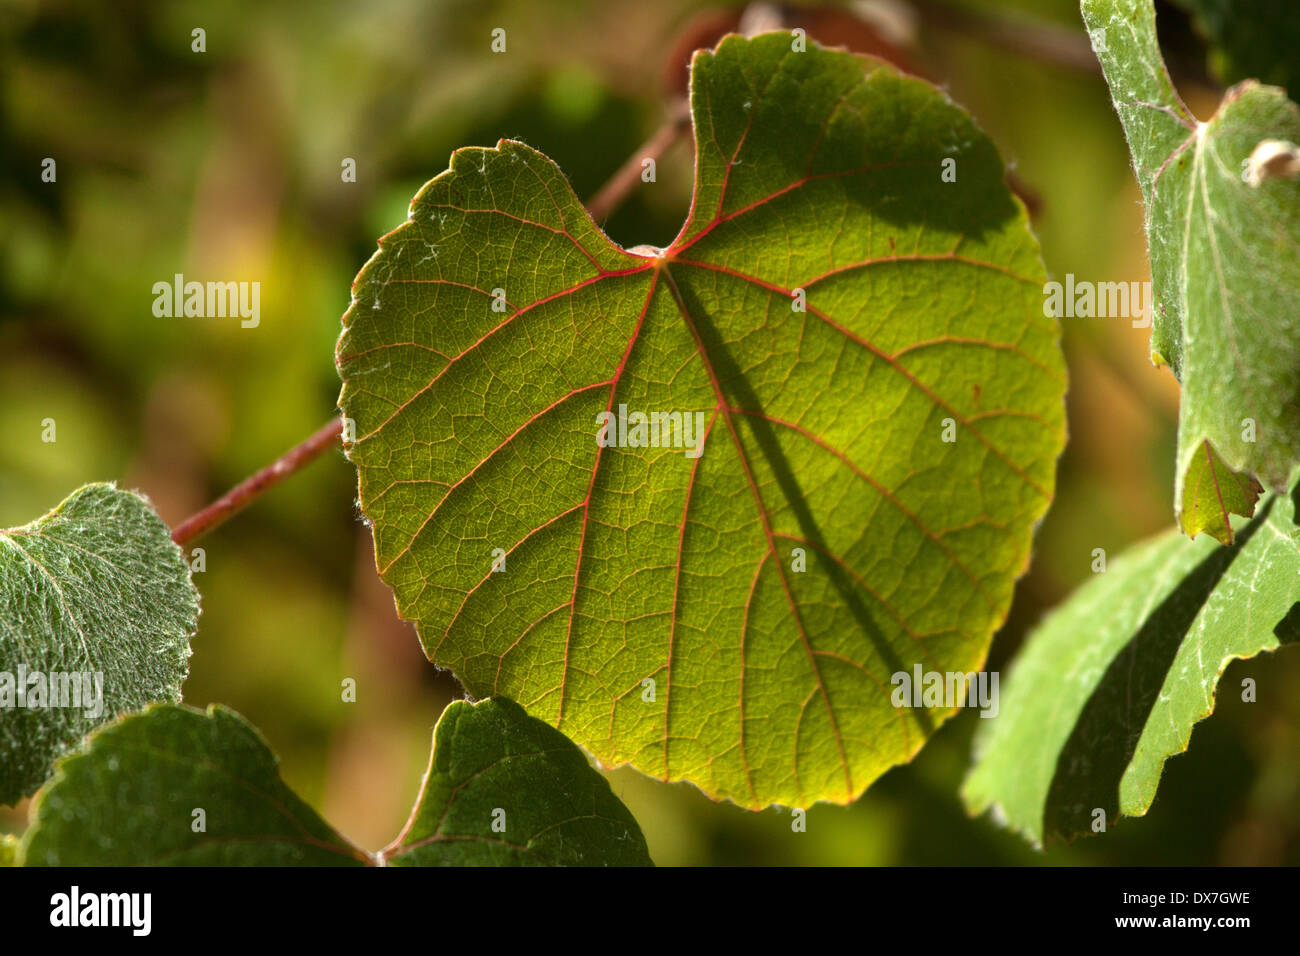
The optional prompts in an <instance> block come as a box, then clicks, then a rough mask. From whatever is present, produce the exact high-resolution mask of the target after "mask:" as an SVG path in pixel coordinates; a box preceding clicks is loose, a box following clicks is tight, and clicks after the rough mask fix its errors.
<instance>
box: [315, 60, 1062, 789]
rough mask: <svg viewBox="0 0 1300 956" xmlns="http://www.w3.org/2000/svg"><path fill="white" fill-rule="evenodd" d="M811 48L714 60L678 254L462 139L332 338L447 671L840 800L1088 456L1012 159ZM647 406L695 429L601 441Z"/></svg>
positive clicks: (612, 755) (643, 760) (963, 665)
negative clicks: (606, 222) (1058, 482)
mask: <svg viewBox="0 0 1300 956" xmlns="http://www.w3.org/2000/svg"><path fill="white" fill-rule="evenodd" d="M792 46H793V44H792V39H791V36H790V35H788V34H768V35H764V36H760V37H757V38H755V39H742V38H739V37H729V38H727V39H725V40H723V42H722V43H721V44H720V45H719V47H718V49H717V50H716V51H712V52H700V53H697V54H696V56H695V59H694V62H693V66H692V94H691V102H692V111H693V119H694V130H695V135H696V140H697V148H696V159H695V192H694V198H693V202H692V206H691V212H690V215H689V217H688V219H687V221H686V223H685V225H684V226H683V228H682V231H681V233H680V234H679V236H678V237H677V238H676V239H675V240H674V241H673V242H672V243H671V245H670V246H669V247H668V248H667V249H663V250H656V249H649V248H647V247H637V248H635V249H633V250H628V251H625V250H623V249H620V248H619V247H617V246H615V245H614V244H613V243H611V242H610V241H609V240H608V239H607V238H606V237H605V236H604V235H603V234H602V233H601V232H600V230H599V229H598V228H597V226H596V224H595V223H593V222H592V221H591V219H590V218H589V217H588V216H587V214H586V212H585V210H584V209H583V208H582V205H581V204H580V202H579V201H578V199H577V197H576V196H575V195H574V194H573V191H572V189H571V188H570V187H569V184H568V183H567V182H566V180H565V179H564V176H563V174H562V173H561V172H560V170H559V169H558V168H557V167H556V166H555V165H554V164H553V163H552V162H551V161H550V160H548V159H547V158H546V157H545V156H543V155H541V154H540V153H538V152H536V151H535V150H533V149H530V148H529V147H527V146H525V145H523V144H521V143H516V142H510V141H506V140H503V141H502V142H500V143H499V144H498V145H497V147H496V148H495V149H474V148H469V149H462V150H458V151H457V152H456V153H454V154H453V156H452V162H451V169H450V170H448V171H447V172H445V173H443V174H442V175H440V176H438V177H437V178H435V179H434V180H432V181H431V182H430V183H428V184H427V185H426V186H425V187H424V188H423V189H422V190H421V191H420V193H419V195H418V196H417V197H416V198H415V200H414V201H413V202H412V205H411V209H410V214H409V220H408V221H407V222H406V223H405V224H403V225H402V226H400V227H399V228H398V229H396V230H395V231H393V232H392V233H390V234H389V235H387V236H385V237H384V238H383V239H382V240H381V241H380V248H379V251H378V252H377V253H376V254H375V256H374V257H373V258H372V259H371V261H370V262H369V263H368V264H367V266H366V267H365V269H364V270H363V271H362V272H361V274H360V275H359V276H358V277H357V280H356V282H355V283H354V286H353V297H354V301H353V304H352V306H351V308H350V309H349V310H348V312H347V314H346V315H345V317H344V325H345V330H344V333H343V335H342V337H341V339H340V340H339V345H338V364H339V369H340V373H341V375H342V377H343V379H344V387H343V391H342V395H341V397H340V405H341V407H342V408H343V410H344V413H345V414H346V415H347V416H348V417H349V418H350V419H352V420H353V421H354V422H355V424H356V440H355V441H354V442H351V443H348V444H346V445H345V447H346V450H347V453H348V455H349V457H350V458H351V460H352V461H353V462H354V463H355V464H356V465H357V467H358V471H359V474H360V498H361V505H362V508H363V510H364V512H365V514H366V516H367V517H368V518H369V519H370V520H371V521H372V522H373V524H374V539H375V553H376V557H377V563H378V568H379V571H380V573H381V575H382V576H383V578H384V580H385V581H387V582H388V583H389V584H390V585H391V586H392V588H393V590H394V592H395V595H396V599H397V605H398V609H399V611H400V613H401V614H402V616H403V617H405V618H407V619H408V620H413V621H415V622H416V623H417V624H418V627H419V633H420V638H421V640H422V642H423V644H424V647H425V650H426V653H427V654H428V656H429V657H430V659H432V660H433V661H434V662H435V663H437V664H439V665H442V666H445V667H448V668H451V669H452V670H453V671H454V672H455V673H456V675H457V676H458V677H459V678H460V679H461V681H462V682H463V683H464V684H465V686H466V687H467V688H468V689H469V691H470V693H471V694H473V695H476V696H487V695H491V694H494V693H501V694H504V695H506V696H509V697H511V698H513V699H516V700H519V701H521V702H522V703H523V704H524V706H526V707H527V708H528V710H529V712H530V713H532V714H534V715H536V716H539V717H541V718H543V719H545V720H547V721H548V722H550V723H552V724H554V725H555V726H557V727H559V728H560V729H561V730H563V731H565V732H566V733H567V734H569V735H570V736H571V737H573V738H574V739H575V740H576V741H578V742H579V743H581V744H582V745H583V746H584V747H586V748H587V749H588V750H589V751H591V752H592V753H593V754H595V755H596V756H597V757H598V758H599V759H600V760H601V761H602V762H603V763H604V764H606V765H615V764H622V763H631V764H632V765H634V766H636V767H638V768H639V769H641V770H643V771H645V772H646V773H650V774H653V775H655V776H658V777H661V778H663V779H665V780H689V781H692V782H693V783H695V784H697V785H698V786H700V787H701V788H702V789H704V790H705V791H706V792H707V793H709V794H711V795H714V796H717V797H723V798H728V799H730V800H733V801H735V802H737V803H739V804H741V805H744V806H747V807H761V806H765V805H767V804H770V803H781V804H790V805H800V806H806V805H808V804H810V803H812V802H814V801H817V800H823V799H827V800H836V801H841V802H844V801H849V800H852V799H854V798H855V797H856V796H857V795H858V794H860V793H861V792H862V791H863V790H864V789H865V788H866V787H867V786H868V785H869V784H870V783H871V782H872V781H873V780H874V779H876V778H877V777H878V776H879V775H880V774H881V773H883V772H884V771H885V770H886V769H888V768H889V767H890V766H892V765H894V764H897V763H899V762H902V761H905V760H907V759H909V758H910V757H911V756H912V755H913V754H915V753H916V751H917V750H918V749H919V748H920V747H921V745H922V744H923V742H924V741H925V739H926V737H927V736H928V735H929V734H930V733H931V732H932V731H933V730H934V728H935V727H936V726H937V725H938V724H939V723H940V722H942V720H944V719H945V718H946V717H947V716H948V715H949V714H950V713H951V711H950V710H949V711H941V710H936V711H930V712H927V711H923V710H916V711H913V710H905V709H897V708H895V707H894V706H893V705H892V703H891V701H890V678H891V675H892V674H894V673H896V672H900V671H908V672H910V671H911V669H912V668H913V665H915V664H922V665H923V666H924V667H925V669H927V670H936V671H963V672H969V671H971V670H975V669H978V668H979V667H980V666H981V664H982V663H983V661H984V658H985V655H986V653H987V650H988V645H989V640H990V636H991V635H992V633H993V631H994V630H995V629H996V628H997V627H998V626H999V624H1000V623H1001V622H1002V620H1003V618H1004V617H1005V614H1006V611H1007V607H1008V605H1009V603H1010V600H1011V593H1012V588H1013V584H1014V581H1015V579H1016V577H1017V576H1018V575H1019V574H1020V573H1021V572H1022V571H1023V570H1024V568H1025V566H1026V564H1027V561H1028V556H1029V546H1030V539H1031V536H1032V533H1033V528H1034V526H1035V523H1036V522H1037V520H1038V519H1039V518H1040V517H1041V515H1042V514H1043V511H1044V510H1045V508H1046V507H1047V503H1048V501H1049V499H1050V497H1051V493H1052V488H1053V482H1054V477H1055V467H1056V459H1057V455H1058V454H1059V452H1060V450H1061V447H1062V445H1063V443H1064V409H1063V394H1064V389H1065V375H1064V367H1063V362H1062V358H1061V353H1060V349H1059V346H1058V328H1057V326H1056V323H1055V322H1054V321H1053V320H1052V319H1049V318H1045V317H1044V315H1043V307H1042V285H1043V278H1044V276H1043V267H1042V264H1041V261H1040V259H1039V254H1038V246H1037V243H1036V242H1035V240H1034V238H1033V236H1032V234H1031V233H1030V231H1029V228H1028V224H1027V222H1026V218H1025V214H1024V210H1023V208H1022V207H1021V206H1020V205H1019V203H1018V202H1017V201H1016V200H1015V199H1014V198H1013V197H1012V196H1011V194H1010V192H1009V191H1008V190H1007V188H1006V186H1005V184H1004V182H1003V173H1004V171H1003V166H1002V162H1001V160H1000V159H999V157H998V155H997V152H996V150H995V149H994V148H993V146H992V144H991V143H990V141H989V140H988V138H987V137H986V136H985V135H984V134H983V133H981V132H980V131H979V130H978V129H977V128H976V127H975V126H974V125H973V123H972V122H971V120H970V118H969V116H967V114H966V113H964V112H963V111H962V110H961V109H960V108H959V107H957V106H955V105H954V104H953V103H952V102H951V101H949V100H948V99H947V98H946V97H945V96H944V95H943V94H942V93H941V92H939V91H938V90H936V89H934V88H933V87H931V86H929V85H927V84H926V83H924V82H922V81H920V80H917V79H913V78H910V77H905V76H901V75H899V74H898V73H896V72H894V71H893V69H891V68H890V67H888V66H885V65H883V64H880V63H878V62H876V61H864V60H861V59H858V58H856V57H854V56H852V55H850V54H847V53H843V52H832V51H827V50H822V49H820V48H818V47H816V46H815V45H812V44H809V45H808V48H807V50H806V51H805V52H798V51H795V50H793V49H792ZM949 161H950V163H951V165H949ZM945 168H948V169H949V170H950V171H951V172H954V173H955V177H956V178H955V181H945V178H944V175H943V174H944V172H945ZM644 188H647V189H654V188H656V187H655V186H654V185H652V184H647V185H646V186H645V187H644ZM796 290H802V293H803V294H804V295H806V310H802V309H800V308H798V307H801V306H802V305H803V304H804V303H803V300H802V298H801V297H800V295H799V294H798V293H796ZM494 303H499V304H500V311H494V309H493V305H494ZM624 409H626V413H627V415H628V416H629V423H630V424H631V425H635V419H631V418H630V416H631V415H633V414H634V413H635V414H644V415H647V416H648V415H652V414H654V415H664V416H667V415H670V414H675V415H680V416H682V417H683V419H684V421H685V422H690V423H694V422H695V421H698V423H699V424H698V427H697V428H693V429H692V435H691V438H692V441H691V442H686V443H682V445H683V446H684V447H665V443H664V442H663V441H662V439H661V440H660V442H659V444H658V445H655V444H654V443H652V442H651V443H647V444H646V445H637V444H634V443H632V442H629V443H624V444H621V445H618V446H616V447H605V446H602V445H601V444H599V443H598V438H599V437H600V432H601V430H602V429H601V428H600V427H599V426H598V424H597V423H598V419H599V417H600V416H601V415H603V414H605V413H607V412H609V413H612V414H613V415H614V416H615V417H616V418H617V417H618V416H619V415H620V413H621V412H622V411H623V410H624ZM629 434H630V437H631V438H632V439H633V441H636V440H639V438H640V436H639V435H638V434H637V433H635V432H630V433H629ZM701 435H703V436H704V437H703V439H702V443H697V442H696V439H699V438H700V436H701ZM646 437H650V436H649V435H647V436H646ZM673 437H674V438H679V437H680V435H679V433H676V432H674V434H673ZM946 439H951V440H950V441H949V440H946ZM692 446H694V447H698V448H699V449H700V450H701V452H702V453H701V454H700V455H699V456H698V457H695V456H694V455H693V454H688V452H691V451H692ZM499 558H504V565H503V566H502V565H501V564H500V563H499V561H498V559H499ZM494 566H496V567H498V568H500V570H498V571H495V572H494V570H493V568H494Z"/></svg>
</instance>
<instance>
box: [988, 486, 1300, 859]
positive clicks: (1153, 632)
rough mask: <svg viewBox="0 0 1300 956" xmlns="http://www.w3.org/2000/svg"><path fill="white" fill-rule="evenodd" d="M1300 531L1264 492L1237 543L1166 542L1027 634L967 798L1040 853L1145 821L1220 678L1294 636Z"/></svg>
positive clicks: (1287, 508) (1139, 551)
mask: <svg viewBox="0 0 1300 956" xmlns="http://www.w3.org/2000/svg"><path fill="white" fill-rule="evenodd" d="M1298 601H1300V527H1297V524H1296V508H1295V501H1294V495H1293V496H1292V497H1285V496H1274V495H1269V496H1268V497H1266V498H1265V499H1264V502H1263V504H1261V506H1260V509H1259V513H1258V514H1257V515H1256V516H1255V517H1254V518H1253V519H1252V520H1251V521H1249V522H1242V521H1240V520H1238V521H1237V535H1236V543H1235V544H1233V545H1232V546H1231V547H1222V546H1220V545H1218V544H1217V543H1216V542H1214V541H1213V540H1211V539H1209V538H1201V539H1199V540H1197V541H1188V540H1187V539H1186V538H1185V537H1183V536H1182V535H1181V534H1179V533H1178V532H1174V531H1171V532H1170V533H1168V534H1164V535H1161V536H1159V537H1156V538H1154V539H1152V540H1150V541H1147V542H1145V543H1143V544H1140V545H1138V546H1137V547H1135V548H1133V549H1131V550H1130V551H1128V552H1127V553H1125V554H1123V555H1121V556H1120V557H1119V558H1117V559H1116V560H1115V561H1113V562H1112V563H1111V566H1110V568H1109V570H1107V571H1106V572H1104V573H1102V574H1099V575H1097V577H1095V578H1094V579H1093V580H1091V581H1089V582H1088V583H1087V584H1085V585H1084V586H1083V587H1081V588H1080V589H1079V590H1078V591H1077V592H1076V593H1075V594H1074V595H1073V596H1072V597H1071V598H1070V599H1069V601H1067V602H1066V603H1065V604H1064V605H1063V606H1062V607H1061V608H1060V609H1059V610H1057V611H1055V612H1054V613H1053V614H1051V615H1050V616H1049V617H1048V618H1047V619H1046V620H1045V621H1044V622H1043V624H1042V625H1041V626H1040V627H1039V628H1038V629H1037V630H1036V631H1035V632H1034V633H1033V634H1032V635H1031V636H1030V638H1029V641H1028V643H1027V644H1026V646H1025V648H1024V650H1023V651H1022V652H1021V653H1020V655H1019V657H1018V658H1017V661H1016V665H1015V667H1014V669H1013V671H1012V673H1011V675H1010V678H1009V680H1008V681H1007V682H1006V685H1005V686H1004V688H1003V693H1002V699H1001V704H1000V712H999V714H998V716H997V717H996V718H994V719H993V720H991V721H987V722H981V723H986V724H988V726H983V727H981V734H980V736H979V737H978V738H977V739H976V754H977V759H976V763H975V767H974V769H973V770H972V772H971V774H970V776H969V778H968V779H967V781H966V784H965V788H964V796H965V800H966V803H967V806H968V807H969V808H970V809H971V811H972V812H980V811H983V810H985V809H987V808H989V807H990V806H993V807H995V808H996V809H997V813H998V816H999V817H1000V818H1001V819H1003V820H1004V821H1005V822H1006V823H1007V824H1008V825H1009V826H1011V827H1013V828H1014V829H1016V830H1018V831H1020V832H1021V833H1023V834H1024V835H1025V836H1026V837H1028V838H1029V839H1031V840H1032V841H1034V842H1035V843H1040V844H1041V843H1044V842H1047V841H1052V840H1056V839H1060V838H1067V839H1068V838H1072V837H1074V836H1076V835H1079V834H1086V833H1090V832H1091V826H1092V823H1093V812H1094V810H1095V809H1098V808H1100V809H1102V810H1105V811H1106V819H1107V822H1108V824H1109V823H1110V822H1113V821H1114V820H1115V818H1116V816H1117V814H1120V813H1122V814H1125V815H1128V816H1138V815H1141V814H1144V813H1146V811H1147V809H1148V808H1149V807H1150V806H1151V801H1152V800H1153V799H1154V797H1155V793H1156V787H1157V784H1158V783H1159V780H1160V774H1161V770H1162V768H1163V767H1164V763H1165V760H1166V759H1168V758H1169V757H1170V756H1172V755H1174V754H1177V753H1181V752H1182V751H1184V750H1186V749H1187V744H1188V741H1189V740H1190V738H1191V733H1192V726H1193V725H1194V724H1195V723H1196V722H1197V721H1199V720H1201V719H1202V718H1204V717H1206V716H1208V715H1209V714H1210V713H1211V712H1212V711H1213V710H1214V693H1215V687H1216V685H1217V683H1218V680H1219V677H1220V676H1221V675H1222V673H1223V671H1224V668H1226V667H1227V665H1228V664H1229V663H1230V662H1231V661H1232V660H1233V659H1235V658H1248V657H1252V656H1254V655H1256V654H1258V653H1260V652H1261V651H1271V650H1275V649H1276V648H1277V647H1278V646H1279V645H1280V644H1282V643H1287V642H1289V641H1294V640H1295V639H1296V637H1297V634H1296V633H1295V629H1294V625H1293V624H1292V625H1290V626H1288V625H1287V624H1286V622H1287V621H1288V620H1289V619H1290V616H1293V615H1294V614H1295V612H1296V609H1297V608H1298V607H1300V605H1298V604H1297V602H1298Z"/></svg>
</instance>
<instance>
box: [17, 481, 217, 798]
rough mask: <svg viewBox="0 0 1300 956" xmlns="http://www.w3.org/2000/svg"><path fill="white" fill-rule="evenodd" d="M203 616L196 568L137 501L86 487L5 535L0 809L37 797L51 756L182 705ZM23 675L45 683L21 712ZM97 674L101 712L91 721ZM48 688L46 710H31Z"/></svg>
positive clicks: (29, 693)
mask: <svg viewBox="0 0 1300 956" xmlns="http://www.w3.org/2000/svg"><path fill="white" fill-rule="evenodd" d="M198 616H199V595H198V591H197V590H196V589H195V588H194V585H193V584H192V583H191V581H190V571H189V567H188V566H187V565H186V563H185V560H184V558H183V556H182V555H181V551H180V549H179V548H178V547H176V545H175V544H173V543H172V540H171V536H170V532H169V531H168V529H167V526H166V525H165V524H163V522H162V520H161V519H160V518H159V517H158V516H157V515H156V514H155V513H154V511H153V509H152V508H151V507H150V506H149V503H148V502H147V501H145V500H144V499H143V498H141V497H140V496H139V495H135V494H132V493H130V492H127V491H120V490H118V489H117V488H115V487H113V486H112V485H107V484H97V485H87V486H85V487H83V488H81V489H79V490H77V491H76V492H74V493H73V494H72V495H70V496H69V497H68V498H67V499H66V500H65V501H64V502H63V503H62V504H60V505H59V506H58V507H57V508H55V509H54V510H53V511H51V512H50V513H49V514H47V515H45V516H44V517H43V518H40V519H39V520H37V521H34V522H32V523H31V524H29V525H25V526H24V527H21V528H12V529H9V530H2V529H0V672H4V673H0V803H13V802H14V801H16V800H17V799H19V798H20V797H22V796H24V795H26V794H29V793H31V792H33V791H34V790H35V789H36V788H37V787H39V786H40V785H41V783H43V782H44V781H45V779H46V778H47V777H48V776H49V775H50V773H51V771H52V769H53V765H54V760H55V758H56V757H58V756H59V755H60V754H62V753H64V752H66V751H67V750H69V749H71V748H73V747H75V746H76V744H77V742H78V741H79V740H80V739H81V738H82V736H83V735H84V734H86V733H87V732H88V731H90V730H92V729H93V728H95V727H96V726H98V725H100V724H102V723H103V722H104V721H106V720H109V719H110V718H111V717H113V715H114V714H117V713H124V712H126V711H130V710H136V709H138V708H140V707H143V706H144V705H146V704H148V703H151V702H153V701H159V700H178V699H179V698H180V691H181V684H182V682H183V681H184V680H185V676H186V673H187V672H188V668H189V665H188V661H189V656H190V643H189V642H190V639H191V638H192V637H193V636H194V632H195V629H196V628H197V627H198ZM20 668H21V669H22V671H23V672H25V674H26V675H27V676H28V678H29V679H30V677H31V676H32V675H35V674H40V675H41V677H40V680H39V681H38V682H35V683H30V684H28V685H27V687H26V692H25V700H24V701H23V702H21V704H25V705H21V704H20V700H19V696H18V687H17V684H18V682H19V675H20ZM70 674H77V675H79V676H78V678H77V681H78V683H77V685H76V693H78V694H80V693H82V690H83V682H84V688H85V690H86V691H87V698H88V701H87V700H83V706H80V707H74V706H64V705H63V704H64V702H66V703H67V704H68V705H70V704H71V703H72V702H73V701H74V700H75V699H76V698H75V697H74V696H73V692H74V689H73V687H71V686H69V687H67V689H66V695H65V688H64V686H63V684H62V677H63V675H70ZM97 674H98V675H102V691H103V708H102V713H101V714H98V715H95V716H87V714H88V713H92V714H93V713H94V711H95V710H96V707H95V705H94V703H93V698H94V693H93V691H92V690H91V689H92V688H93V687H94V686H95V684H96V682H97V678H96V676H95V675H97ZM6 675H7V678H6ZM51 675H59V678H60V683H59V687H58V688H57V694H55V693H51V692H50V686H51V684H50V677H51ZM80 675H86V676H84V677H83V676H80ZM42 685H43V686H45V688H46V694H45V698H44V706H33V704H34V703H35V701H36V699H37V698H36V697H35V694H36V692H37V690H38V689H39V688H40V687H41V686H42ZM55 696H57V697H58V702H59V703H60V706H51V704H53V703H54V702H55V701H54V698H55Z"/></svg>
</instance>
